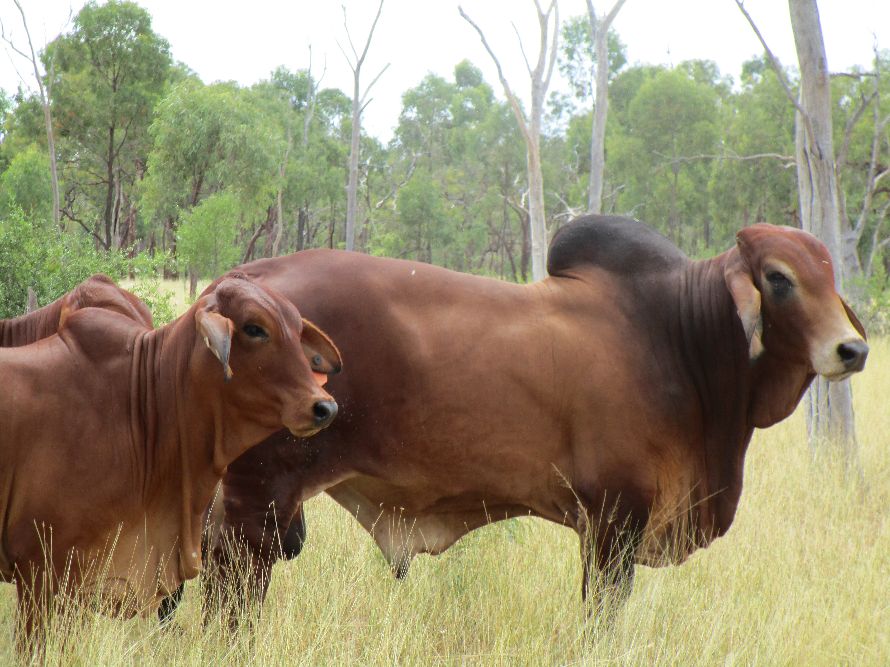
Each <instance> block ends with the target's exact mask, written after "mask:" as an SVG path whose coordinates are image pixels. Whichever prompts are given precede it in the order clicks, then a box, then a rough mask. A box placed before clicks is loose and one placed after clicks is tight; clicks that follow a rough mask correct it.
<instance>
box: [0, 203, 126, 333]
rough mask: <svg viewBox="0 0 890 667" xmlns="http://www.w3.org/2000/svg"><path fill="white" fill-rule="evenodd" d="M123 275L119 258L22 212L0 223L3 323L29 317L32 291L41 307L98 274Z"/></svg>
mask: <svg viewBox="0 0 890 667" xmlns="http://www.w3.org/2000/svg"><path fill="white" fill-rule="evenodd" d="M124 270H125V262H124V260H123V258H122V257H121V256H119V255H110V256H105V255H102V254H98V253H96V252H95V251H94V250H93V248H92V246H91V245H90V243H89V240H88V239H87V238H86V237H85V236H83V235H81V234H70V233H68V234H66V233H63V232H60V231H59V230H58V229H56V228H54V227H53V226H52V225H49V224H47V223H41V222H40V221H32V220H30V219H29V218H28V217H27V216H25V214H24V213H22V211H21V209H17V208H13V209H12V210H11V211H10V212H9V213H8V214H7V215H6V216H4V217H3V218H2V219H0V317H15V316H17V315H21V314H22V313H23V312H25V309H26V308H27V305H28V288H29V287H30V288H31V289H33V290H34V292H35V294H36V295H37V302H38V303H39V304H40V305H41V306H42V305H46V304H47V303H49V302H51V301H53V300H55V299H57V298H58V297H60V296H62V295H63V294H64V293H65V292H67V291H69V290H70V289H71V288H73V287H74V286H75V285H77V284H78V283H79V282H81V281H83V280H85V279H86V278H88V277H89V276H91V275H92V274H94V273H105V274H108V275H110V276H112V277H119V276H121V275H122V274H123V272H124Z"/></svg>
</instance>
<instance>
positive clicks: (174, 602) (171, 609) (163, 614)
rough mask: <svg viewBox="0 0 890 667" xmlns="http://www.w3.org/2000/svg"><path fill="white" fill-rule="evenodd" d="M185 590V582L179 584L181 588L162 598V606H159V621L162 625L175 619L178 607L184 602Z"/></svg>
mask: <svg viewBox="0 0 890 667" xmlns="http://www.w3.org/2000/svg"><path fill="white" fill-rule="evenodd" d="M184 592H185V582H183V583H181V584H179V588H177V589H176V590H175V591H173V592H172V593H171V594H170V595H168V596H167V597H165V598H164V599H163V600H161V606H160V607H158V621H160V623H161V625H166V624H168V623H170V622H171V621H172V620H173V615H174V614H175V613H176V608H177V607H178V606H179V603H180V602H182V594H183V593H184Z"/></svg>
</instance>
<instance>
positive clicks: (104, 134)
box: [43, 0, 171, 249]
mask: <svg viewBox="0 0 890 667" xmlns="http://www.w3.org/2000/svg"><path fill="white" fill-rule="evenodd" d="M43 59H44V67H45V69H46V71H50V72H53V73H54V80H53V81H52V82H51V83H52V86H51V89H52V98H53V108H54V116H53V120H54V123H55V125H56V137H57V149H58V150H59V152H60V156H61V158H62V159H61V160H60V162H59V163H60V165H61V166H62V178H63V180H64V181H65V182H66V183H65V190H66V192H67V193H68V197H67V199H68V203H67V205H66V208H67V213H68V215H69V217H73V218H77V219H79V220H81V221H89V222H82V224H84V226H86V227H88V228H90V229H92V231H93V233H94V234H95V235H96V237H97V238H98V239H100V240H101V242H102V244H103V245H104V247H105V248H106V249H111V248H113V247H117V246H118V245H119V244H120V243H121V242H122V241H125V240H126V235H127V233H128V230H127V229H126V225H125V224H124V222H123V220H122V218H123V216H124V215H125V212H126V211H127V210H128V209H129V208H130V206H129V204H130V203H131V202H133V201H134V198H135V193H134V192H133V189H134V187H135V183H136V181H137V180H138V178H139V175H140V172H141V168H140V165H141V164H144V163H145V159H146V155H147V153H148V149H149V137H148V134H147V130H148V126H149V124H150V123H151V120H152V116H153V114H154V106H155V103H156V102H157V101H158V99H159V98H160V96H161V94H162V93H163V91H164V88H165V85H166V82H167V77H168V73H169V70H170V63H171V58H170V47H169V45H168V44H167V41H166V40H164V39H163V38H161V37H159V36H158V35H157V34H156V33H154V31H153V30H152V27H151V16H150V15H149V13H148V12H147V11H146V10H145V9H143V8H141V7H139V6H138V5H137V4H135V3H133V2H126V1H119V0H111V1H109V2H107V3H105V4H103V5H99V4H98V3H97V2H95V0H93V1H91V2H88V3H87V4H86V5H84V7H83V8H82V9H81V10H80V11H79V12H78V14H77V16H76V17H75V19H74V28H73V31H72V32H71V33H70V34H68V35H62V36H60V37H58V38H57V39H56V40H54V41H53V42H51V43H50V44H49V45H48V46H47V48H46V50H45V51H44V53H43ZM121 199H123V200H124V201H123V202H121V201H120V200H121ZM121 203H123V205H121Z"/></svg>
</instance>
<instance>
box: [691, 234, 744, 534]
mask: <svg viewBox="0 0 890 667" xmlns="http://www.w3.org/2000/svg"><path fill="white" fill-rule="evenodd" d="M735 252H738V251H737V250H736V249H735V248H733V249H731V250H729V251H727V252H725V253H723V254H721V255H718V256H717V257H713V258H711V259H707V260H699V261H691V262H689V264H688V265H687V266H686V267H685V269H684V270H683V271H680V272H679V273H678V285H677V287H678V298H677V307H676V308H675V309H674V312H675V313H676V317H677V323H676V329H677V330H678V331H679V348H678V349H679V350H680V354H681V357H682V359H681V368H682V369H684V371H685V372H686V373H687V374H688V378H689V380H690V381H691V383H692V385H693V387H694V388H695V391H696V398H697V400H698V404H699V406H700V409H701V417H702V424H701V434H702V437H703V442H702V443H701V446H702V450H701V452H700V455H701V456H702V463H703V465H704V475H705V481H706V485H705V486H704V488H702V489H699V490H698V492H697V494H696V495H700V497H701V502H702V503H707V505H708V507H709V509H710V510H711V511H710V512H708V511H704V516H706V517H709V519H708V520H707V523H710V524H711V525H710V526H709V525H703V526H702V529H703V530H704V531H705V532H708V531H713V532H714V533H716V534H717V535H720V534H723V533H724V532H726V530H728V529H729V526H730V524H731V523H732V520H733V517H734V516H735V511H736V508H737V506H738V500H739V496H740V494H741V489H742V474H743V467H744V457H745V451H746V450H747V447H748V443H749V442H750V440H751V434H752V433H753V429H754V427H753V424H751V420H750V417H749V411H750V401H751V392H752V379H753V377H752V364H751V361H750V359H749V356H748V344H747V341H746V339H745V333H744V330H743V328H742V324H741V321H740V320H739V317H738V312H737V309H736V306H735V303H734V302H733V299H732V295H731V294H730V292H729V289H728V288H727V286H726V280H725V278H724V268H725V266H726V263H727V261H728V260H729V259H731V257H732V253H735ZM702 509H704V508H702Z"/></svg>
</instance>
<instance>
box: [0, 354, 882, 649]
mask: <svg viewBox="0 0 890 667" xmlns="http://www.w3.org/2000/svg"><path fill="white" fill-rule="evenodd" d="M872 350H873V351H872V356H871V359H870V360H869V364H868V369H867V370H866V371H865V372H864V373H863V374H861V375H860V376H858V377H857V378H856V379H855V381H854V392H855V401H856V417H857V426H858V434H859V440H860V445H861V463H862V469H863V484H861V485H860V484H856V483H852V482H851V481H850V480H849V479H848V478H846V477H845V475H844V472H843V468H842V466H840V465H839V464H838V462H836V461H832V460H829V458H828V457H826V458H825V459H824V460H821V461H818V462H817V463H813V462H812V460H811V458H810V454H809V452H808V451H807V446H806V443H805V440H804V423H803V418H802V411H800V410H799V411H798V412H797V413H796V414H795V415H793V416H792V417H791V418H790V419H788V420H787V421H786V422H784V423H782V424H780V425H778V426H776V427H774V428H772V429H770V430H768V431H764V432H758V433H757V434H756V436H755V439H754V442H753V443H752V445H751V449H750V452H749V454H748V458H747V462H746V470H745V472H746V479H745V488H744V492H743V494H742V503H741V507H740V508H739V512H738V516H737V518H736V521H735V524H734V526H733V528H732V529H731V530H730V532H729V534H728V535H726V536H725V537H723V538H721V539H719V540H717V541H716V542H715V543H714V545H713V546H711V547H710V548H708V549H705V550H702V551H699V552H698V553H697V554H695V555H694V556H693V557H692V558H691V559H689V561H688V562H686V563H685V564H684V565H682V566H680V567H673V568H667V569H659V570H652V569H647V568H642V567H638V568H637V578H636V585H635V589H634V592H633V594H632V596H631V598H630V600H629V602H628V603H627V605H626V606H625V608H624V609H623V610H622V611H621V612H620V614H619V615H618V616H617V618H616V620H615V622H614V623H613V624H612V625H609V626H601V625H599V624H597V623H596V622H593V623H590V622H587V621H585V617H584V614H583V613H582V609H581V604H580V599H579V584H580V577H581V571H580V570H581V568H580V560H579V556H578V542H577V538H576V537H575V535H574V534H573V533H572V532H571V531H570V530H568V529H566V528H563V527H560V526H557V525H554V524H549V523H546V522H544V521H541V520H537V519H520V520H514V521H510V522H504V523H500V524H496V525H493V526H489V527H487V528H484V529H482V530H479V531H476V532H475V533H472V534H471V535H469V536H467V537H466V538H464V539H463V540H462V541H461V542H459V543H458V544H457V545H455V546H454V547H453V548H452V549H450V550H449V551H448V552H446V553H445V554H443V555H442V556H438V557H435V558H431V557H428V556H420V557H418V558H417V559H416V560H415V562H414V564H413V565H412V568H411V572H410V574H409V576H408V578H407V579H406V580H405V581H402V582H398V581H395V580H394V579H393V578H392V576H391V575H390V573H389V568H388V567H387V566H386V565H385V563H384V562H383V559H382V558H381V556H380V555H379V554H378V552H377V551H376V547H375V546H374V544H373V542H372V541H371V539H370V537H369V536H368V535H367V534H365V533H364V532H363V530H362V529H361V528H360V527H359V526H358V524H357V523H356V522H355V521H354V520H353V519H352V518H351V517H350V516H349V515H348V514H347V513H346V512H344V511H343V510H341V509H340V508H339V507H338V506H336V505H335V504H334V503H333V502H332V501H330V500H329V499H328V498H326V497H322V498H318V499H316V500H313V501H311V502H310V503H309V504H308V506H307V517H308V522H309V543H308V545H307V547H306V548H305V550H304V552H303V554H302V555H301V556H300V557H299V558H298V559H296V560H295V561H293V562H291V563H284V564H279V565H278V566H276V568H275V572H274V581H273V583H272V587H271V590H270V593H269V596H268V599H267V601H266V605H265V608H264V611H263V614H262V617H261V618H260V619H259V620H258V621H257V622H256V623H255V624H254V625H253V627H252V628H245V629H243V630H241V631H240V632H239V633H238V634H237V635H235V636H230V635H229V633H228V632H227V631H225V630H223V629H222V628H221V627H220V626H219V625H215V626H212V627H210V628H209V630H207V631H206V632H205V631H202V628H201V622H200V604H199V598H200V596H199V587H198V585H197V584H196V583H194V582H191V583H190V584H189V586H188V587H187V592H186V599H185V601H184V604H183V606H182V607H181V608H180V611H179V614H178V616H177V619H176V622H175V624H174V626H173V627H171V628H167V629H161V628H159V627H158V625H157V623H156V622H155V619H154V618H146V619H136V620H133V621H129V622H121V621H116V620H111V619H107V618H103V617H99V616H96V615H94V614H92V613H89V612H84V613H82V614H80V615H79V618H77V619H76V621H75V622H74V623H68V624H67V625H64V624H63V625H62V626H61V627H59V628H56V629H55V630H54V631H53V632H52V633H51V637H50V641H49V645H48V649H47V659H48V660H49V661H51V662H53V663H57V662H60V663H63V664H78V665H80V664H82V665H97V664H102V665H118V664H134V663H138V664H149V665H155V664H156V665H171V664H176V665H204V664H248V663H249V664H264V665H265V664H268V665H276V664H303V665H327V664H350V665H353V664H360V665H377V664H386V665H390V664H406V665H430V664H445V665H451V664H460V665H464V664H473V665H475V664H484V665H517V664H530V665H539V664H540V665H549V664H581V665H600V664H603V665H606V664H620V665H652V664H664V665H751V664H764V665H795V666H796V665H839V664H844V665H887V664H890V341H888V340H878V341H875V342H874V343H873V347H872ZM14 600H15V597H14V589H13V587H12V586H8V585H7V586H3V587H2V588H0V664H10V663H11V662H13V660H14V649H13V642H12V631H13V618H14V611H15V602H14Z"/></svg>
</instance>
